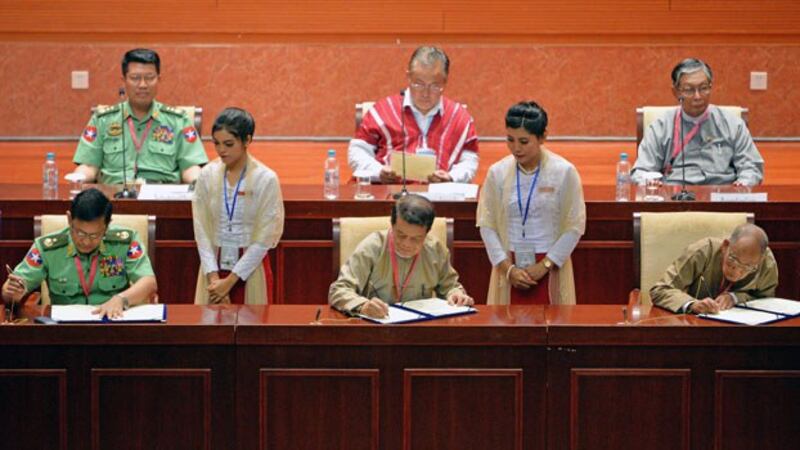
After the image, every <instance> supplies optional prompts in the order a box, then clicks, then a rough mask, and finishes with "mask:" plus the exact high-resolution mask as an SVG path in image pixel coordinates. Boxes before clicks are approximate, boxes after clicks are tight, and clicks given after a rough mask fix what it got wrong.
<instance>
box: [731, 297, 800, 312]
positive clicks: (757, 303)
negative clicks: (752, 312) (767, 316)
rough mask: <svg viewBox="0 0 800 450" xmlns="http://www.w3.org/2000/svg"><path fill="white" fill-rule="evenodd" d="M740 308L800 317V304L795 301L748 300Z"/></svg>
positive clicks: (777, 299) (783, 299)
mask: <svg viewBox="0 0 800 450" xmlns="http://www.w3.org/2000/svg"><path fill="white" fill-rule="evenodd" d="M742 306H744V307H745V308H750V309H757V310H759V311H765V312H771V313H778V314H785V315H787V316H797V315H800V302H798V301H795V300H787V299H785V298H775V297H770V298H759V299H755V300H750V301H748V302H746V303H744V304H743V305H742Z"/></svg>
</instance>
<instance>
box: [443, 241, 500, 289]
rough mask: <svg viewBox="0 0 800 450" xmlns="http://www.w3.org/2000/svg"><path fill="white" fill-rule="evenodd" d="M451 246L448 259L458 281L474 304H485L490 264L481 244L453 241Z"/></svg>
mask: <svg viewBox="0 0 800 450" xmlns="http://www.w3.org/2000/svg"><path fill="white" fill-rule="evenodd" d="M453 246H454V249H453V254H452V255H451V257H450V259H451V264H453V268H454V269H456V272H458V281H459V282H461V284H462V285H464V289H466V290H467V293H468V294H469V295H470V296H471V297H472V298H473V299H474V300H475V303H476V304H485V303H486V297H487V294H488V292H489V277H490V276H491V273H492V264H491V262H489V258H488V257H487V256H486V249H485V248H484V246H483V242H464V241H455V242H454V243H453Z"/></svg>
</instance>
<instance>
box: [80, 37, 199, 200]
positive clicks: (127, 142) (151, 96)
mask: <svg viewBox="0 0 800 450" xmlns="http://www.w3.org/2000/svg"><path fill="white" fill-rule="evenodd" d="M160 74H161V61H160V59H159V57H158V54H157V53H156V52H154V51H152V50H147V49H135V50H131V51H129V52H127V53H125V56H124V57H123V58H122V81H123V83H124V85H125V93H126V94H127V96H128V100H127V101H123V102H121V103H118V104H116V105H113V106H110V107H108V108H103V109H101V110H98V111H97V112H95V114H94V115H93V116H92V118H91V119H90V120H89V124H88V125H86V128H85V129H84V130H83V135H82V136H81V138H80V141H79V143H78V148H77V150H76V151H75V157H74V158H73V162H74V163H75V164H78V167H77V168H76V170H75V171H76V172H80V173H83V174H84V175H85V176H86V181H87V182H89V183H91V182H99V183H105V184H120V183H122V182H123V176H122V169H123V150H124V155H125V156H124V157H125V164H124V165H125V181H127V182H132V181H133V180H135V179H143V180H145V181H146V182H151V183H172V184H177V183H192V182H193V181H194V180H195V179H197V176H198V175H199V174H200V165H201V164H205V163H207V162H208V157H207V156H206V151H205V149H204V148H203V144H202V142H201V141H200V136H199V133H198V131H197V130H196V129H195V128H194V125H193V124H192V121H191V120H190V119H189V117H188V116H187V115H186V113H184V112H183V111H181V110H178V109H175V108H172V107H170V106H166V105H164V104H162V103H159V102H157V101H156V100H155V97H156V94H157V92H158V82H159V77H160V76H161V75H160Z"/></svg>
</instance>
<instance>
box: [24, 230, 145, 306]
mask: <svg viewBox="0 0 800 450" xmlns="http://www.w3.org/2000/svg"><path fill="white" fill-rule="evenodd" d="M95 256H96V257H97V268H96V274H95V277H94V282H92V284H91V291H90V293H89V298H88V299H87V298H86V295H84V292H83V288H82V287H81V281H80V276H79V275H78V270H79V269H78V267H81V268H82V269H83V279H84V280H85V282H86V283H89V280H90V279H91V276H90V271H91V267H92V260H93V259H94V257H95ZM76 257H77V258H78V259H79V260H80V266H79V265H78V264H77V263H76V260H75V258H76ZM14 274H15V275H18V276H20V277H22V278H23V279H24V280H25V287H26V288H27V290H28V292H30V291H33V290H35V289H36V288H37V287H39V285H41V284H42V281H47V287H48V288H49V290H50V301H51V303H52V304H54V305H68V304H87V303H88V304H90V305H102V304H103V303H105V302H107V301H108V299H110V298H111V297H112V296H113V295H114V294H116V293H119V292H122V291H124V290H125V289H127V288H128V286H129V285H130V284H131V283H135V282H136V281H137V280H139V279H140V278H142V277H146V276H154V274H153V267H152V266H151V265H150V259H149V258H148V257H147V253H146V251H145V249H144V246H143V245H142V244H141V242H140V241H139V239H138V236H137V234H136V232H135V231H133V230H131V229H129V228H123V227H116V226H113V225H112V226H110V227H109V229H108V231H106V235H105V236H103V240H102V242H100V245H98V246H97V248H96V249H95V251H93V252H92V253H91V254H90V255H83V254H81V253H79V252H78V251H77V249H76V248H75V244H74V243H73V242H72V236H71V235H70V229H69V228H64V229H63V230H61V231H59V232H56V233H52V234H48V235H46V236H42V237H40V238H38V239H36V241H34V243H33V246H31V249H30V250H29V251H28V254H27V255H26V256H25V260H23V261H22V262H21V263H19V264H18V265H17V267H16V268H15V269H14Z"/></svg>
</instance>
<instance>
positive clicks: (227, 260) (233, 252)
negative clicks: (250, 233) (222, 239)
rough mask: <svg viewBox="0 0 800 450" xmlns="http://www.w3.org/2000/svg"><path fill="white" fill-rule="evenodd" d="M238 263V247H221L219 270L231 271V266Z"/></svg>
mask: <svg viewBox="0 0 800 450" xmlns="http://www.w3.org/2000/svg"><path fill="white" fill-rule="evenodd" d="M237 262H239V247H234V246H230V245H223V246H222V247H221V248H220V250H219V268H220V270H227V271H231V270H233V266H235V265H236V263H237Z"/></svg>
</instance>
